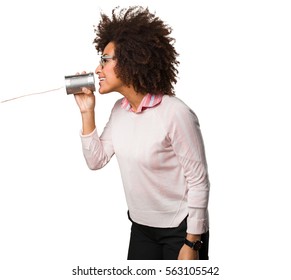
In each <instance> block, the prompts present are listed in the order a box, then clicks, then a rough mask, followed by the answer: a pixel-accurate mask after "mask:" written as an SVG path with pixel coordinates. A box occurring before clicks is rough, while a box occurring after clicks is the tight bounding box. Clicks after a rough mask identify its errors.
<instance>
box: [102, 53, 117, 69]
mask: <svg viewBox="0 0 291 280" xmlns="http://www.w3.org/2000/svg"><path fill="white" fill-rule="evenodd" d="M106 59H114V56H113V55H107V54H105V55H101V57H100V61H99V64H100V65H101V67H102V68H103V67H104V66H105V64H106V63H107V61H106Z"/></svg>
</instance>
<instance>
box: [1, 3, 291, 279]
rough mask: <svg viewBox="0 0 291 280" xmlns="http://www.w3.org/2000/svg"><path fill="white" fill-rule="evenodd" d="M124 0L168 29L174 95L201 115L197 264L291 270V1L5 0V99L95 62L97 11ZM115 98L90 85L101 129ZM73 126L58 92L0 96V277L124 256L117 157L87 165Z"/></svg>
mask: <svg viewBox="0 0 291 280" xmlns="http://www.w3.org/2000/svg"><path fill="white" fill-rule="evenodd" d="M190 3H191V4H190ZM131 4H139V5H144V6H148V7H149V8H150V10H151V11H156V13H157V15H158V16H160V17H161V18H162V19H163V20H165V21H166V22H167V23H168V24H169V25H170V26H172V27H173V34H172V35H173V37H175V38H176V49H177V51H178V53H180V57H179V59H180V62H181V64H180V67H179V70H180V72H179V81H178V84H177V86H176V95H177V97H179V98H181V99H182V100H183V101H185V102H186V103H187V104H188V105H189V106H190V107H191V108H192V109H193V110H194V111H195V112H196V114H197V115H198V117H199V119H200V124H201V129H202V133H203V137H204V141H205V146H206V152H207V159H208V164H209V173H210V179H211V197H210V204H209V209H210V218H211V243H210V258H211V260H210V261H209V262H206V264H207V265H216V266H220V268H221V279H246V278H251V277H253V276H255V277H261V276H262V277H264V276H273V277H278V279H287V275H288V274H289V272H288V267H287V265H288V259H289V260H290V256H289V252H290V249H291V248H290V241H289V239H290V234H291V232H290V218H289V213H290V199H289V198H290V195H289V192H288V189H289V188H290V187H291V182H290V158H291V152H290V143H291V137H290V120H291V114H290V101H289V98H288V97H289V95H290V74H291V66H290V65H291V55H290V53H291V52H290V50H291V40H290V26H291V20H290V14H291V9H290V7H289V6H288V1H278V0H276V1H256V0H252V1H247V0H246V1H226V0H223V1H185V0H180V1H157V0H155V1H129V0H125V1H117V0H116V1H113V0H107V1H97V0H88V1H80V0H79V1H75V0H70V1H60V0H58V1H52V0H45V1H36V0H35V1H34V0H27V1H20V0H15V1H2V2H1V4H0V28H1V44H0V47H1V51H0V61H1V67H0V79H1V91H0V101H2V100H4V99H6V98H13V97H16V96H19V95H22V94H27V93H31V92H36V91H42V90H47V89H51V88H56V87H59V86H63V85H64V76H65V75H70V74H74V73H75V72H77V71H82V70H86V71H94V70H95V67H96V66H97V64H98V60H99V58H98V56H97V53H96V50H95V48H94V45H93V44H92V42H93V39H94V27H93V26H94V25H96V24H97V23H98V21H99V19H100V18H99V13H100V11H101V10H103V11H104V12H106V13H108V12H110V11H111V9H112V8H114V7H115V6H117V5H120V6H122V7H123V6H128V5H131ZM118 98H120V96H119V95H118V94H117V93H112V94H110V95H107V96H100V95H98V94H97V106H96V119H97V126H98V131H99V133H101V132H102V130H103V127H104V125H105V124H106V122H107V119H108V117H109V114H110V110H111V108H112V106H113V104H114V102H115V101H116V100H117V99H118ZM287 98H288V99H287ZM80 128H81V118H80V114H79V112H78V109H77V106H76V105H75V101H74V98H73V96H67V95H66V93H65V90H64V89H62V90H59V91H56V92H53V93H47V94H43V95H37V96H30V97H26V98H23V99H17V100H15V101H11V102H7V103H0V131H1V132H0V133H1V138H0V141H1V142H0V143H1V145H0V223H1V230H0V258H1V260H0V267H1V268H0V278H1V279H5V280H8V279H80V278H77V277H76V276H72V275H71V274H72V273H71V271H72V269H73V268H75V267H76V266H77V265H79V266H82V267H90V266H96V267H106V266H107V267H109V266H113V265H115V266H118V265H127V264H128V263H130V262H124V260H125V259H126V255H127V246H128V239H129V229H130V223H129V222H128V220H127V216H126V211H127V207H126V204H125V198H124V194H123V187H122V183H121V179H120V174H119V170H118V166H117V162H116V159H115V158H113V159H112V161H111V162H110V163H109V164H108V165H107V166H106V167H105V168H104V169H102V170H99V171H96V172H93V171H90V170H89V169H88V168H87V166H86V164H85V161H84V159H83V155H82V151H81V143H80V139H79V130H80ZM113 244H114V245H113ZM135 264H136V263H135ZM145 265H146V263H144V266H145ZM153 265H154V264H153ZM155 265H157V264H156V263H155ZM173 265H174V264H173ZM179 265H181V264H180V263H179ZM191 265H192V264H191ZM140 266H141V267H142V263H140ZM83 278H84V279H85V278H86V277H83ZM83 278H82V279H83ZM95 278H96V277H95ZM107 278H109V277H107ZM216 278H217V277H216ZM86 279H90V277H89V278H88V277H87V278H86ZM92 279H93V278H92ZM166 279H170V278H169V277H168V278H167V277H166ZM181 279H182V278H181ZM204 279H205V278H204ZM211 279H212V278H211ZM217 279H218V278H217Z"/></svg>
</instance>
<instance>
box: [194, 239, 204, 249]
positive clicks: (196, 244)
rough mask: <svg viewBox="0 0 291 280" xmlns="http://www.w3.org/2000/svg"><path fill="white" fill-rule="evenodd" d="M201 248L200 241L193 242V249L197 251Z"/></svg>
mask: <svg viewBox="0 0 291 280" xmlns="http://www.w3.org/2000/svg"><path fill="white" fill-rule="evenodd" d="M201 246H202V241H199V240H198V241H196V242H195V244H194V247H193V249H194V250H196V251H197V250H199V249H200V248H201Z"/></svg>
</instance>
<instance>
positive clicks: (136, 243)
mask: <svg viewBox="0 0 291 280" xmlns="http://www.w3.org/2000/svg"><path fill="white" fill-rule="evenodd" d="M128 216H129V215H128ZM129 219H130V217H129ZM130 220H131V219H130ZM131 222H132V226H131V235H130V242H129V249H128V256H127V259H128V260H177V258H178V255H179V251H180V249H181V248H182V246H183V245H184V239H185V237H186V229H187V218H185V219H184V220H183V221H182V223H181V224H180V225H179V226H178V227H175V228H155V227H149V226H144V225H140V224H137V223H135V222H134V221H132V220H131ZM201 240H202V242H203V246H202V248H201V249H200V251H199V259H200V260H208V259H209V258H208V244H209V232H207V233H204V234H202V235H201Z"/></svg>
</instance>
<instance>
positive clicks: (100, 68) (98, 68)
mask: <svg viewBox="0 0 291 280" xmlns="http://www.w3.org/2000/svg"><path fill="white" fill-rule="evenodd" d="M101 70H102V67H101V65H100V64H99V65H98V66H97V68H96V70H95V74H97V75H98V74H99V73H101Z"/></svg>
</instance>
